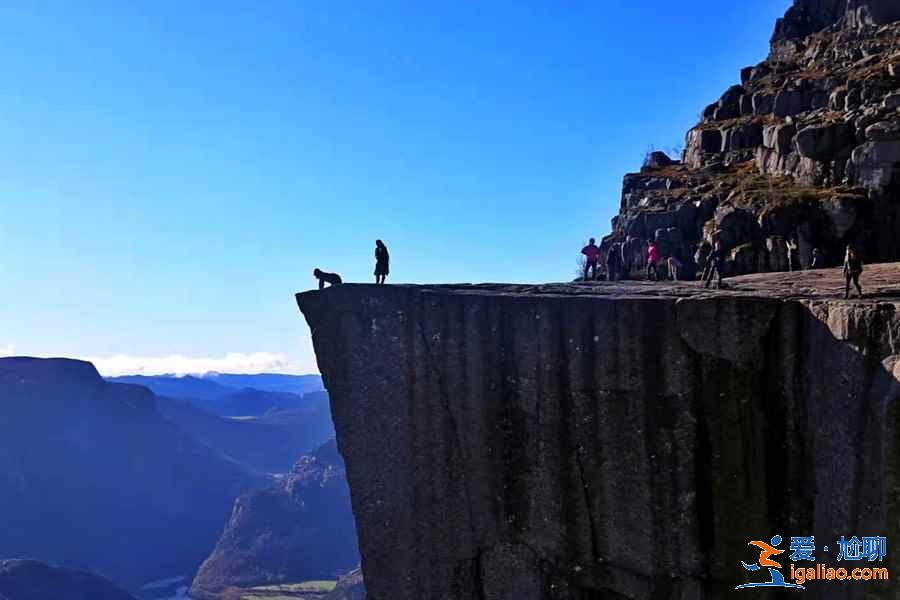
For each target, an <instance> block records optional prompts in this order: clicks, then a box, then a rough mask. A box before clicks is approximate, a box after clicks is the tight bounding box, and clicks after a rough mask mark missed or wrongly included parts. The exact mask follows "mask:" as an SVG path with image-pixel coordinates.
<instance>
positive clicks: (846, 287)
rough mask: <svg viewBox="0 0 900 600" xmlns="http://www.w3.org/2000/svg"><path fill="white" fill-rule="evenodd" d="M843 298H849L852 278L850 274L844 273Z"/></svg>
mask: <svg viewBox="0 0 900 600" xmlns="http://www.w3.org/2000/svg"><path fill="white" fill-rule="evenodd" d="M844 280H845V285H844V298H849V297H850V282H851V281H852V280H853V276H852V275H851V274H850V273H844Z"/></svg>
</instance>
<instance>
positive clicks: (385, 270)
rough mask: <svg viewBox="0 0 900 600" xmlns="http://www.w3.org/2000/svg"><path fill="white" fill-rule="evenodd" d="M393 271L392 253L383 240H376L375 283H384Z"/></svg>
mask: <svg viewBox="0 0 900 600" xmlns="http://www.w3.org/2000/svg"><path fill="white" fill-rule="evenodd" d="M390 272H391V255H390V254H388V249H387V246H385V245H384V242H382V241H381V240H375V283H377V284H383V283H384V280H385V279H387V276H388V274H389V273H390Z"/></svg>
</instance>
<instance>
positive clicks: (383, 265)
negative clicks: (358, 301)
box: [313, 240, 391, 290]
mask: <svg viewBox="0 0 900 600" xmlns="http://www.w3.org/2000/svg"><path fill="white" fill-rule="evenodd" d="M390 273H391V255H390V253H389V252H388V249H387V246H386V245H385V243H384V242H382V241H381V240H375V283H376V284H378V285H382V284H384V283H385V280H387V276H388V275H390ZM313 277H315V278H316V279H317V280H318V281H319V289H320V290H321V289H324V288H325V284H326V283H327V284H328V285H340V284H342V283H343V282H344V280H343V279H342V278H341V276H340V275H338V274H337V273H328V272H326V271H322V270H321V269H318V268H317V269H313Z"/></svg>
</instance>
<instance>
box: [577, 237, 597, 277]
mask: <svg viewBox="0 0 900 600" xmlns="http://www.w3.org/2000/svg"><path fill="white" fill-rule="evenodd" d="M581 253H582V254H584V257H585V261H584V280H585V281H588V270H590V271H591V279H592V280H593V279H597V265H598V264H600V248H598V247H597V243H596V240H594V238H591V239H590V240H588V245H587V246H585V247H584V248H582V249H581Z"/></svg>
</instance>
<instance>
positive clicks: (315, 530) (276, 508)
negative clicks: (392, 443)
mask: <svg viewBox="0 0 900 600" xmlns="http://www.w3.org/2000/svg"><path fill="white" fill-rule="evenodd" d="M358 563H359V553H358V550H357V542H356V528H355V524H354V520H353V513H352V511H351V508H350V491H349V488H348V487H347V480H346V473H345V470H344V462H343V459H342V458H341V456H340V454H338V451H337V444H336V443H335V441H334V440H331V441H330V442H328V443H326V444H325V445H323V446H322V447H321V448H319V449H318V450H316V451H315V452H314V453H312V454H310V455H308V456H304V457H303V458H301V459H300V460H299V461H298V462H297V464H296V465H295V466H294V468H293V470H292V471H291V473H290V474H289V475H288V476H287V477H286V478H285V480H284V481H283V482H282V483H281V485H279V486H277V487H274V488H271V489H266V490H259V491H255V492H251V493H249V494H246V495H244V496H241V497H240V498H238V500H237V501H236V502H235V505H234V511H233V512H232V516H231V520H230V521H229V523H228V525H227V526H226V528H225V531H224V533H223V534H222V536H221V537H220V538H219V542H218V544H216V547H215V550H214V551H213V553H212V555H211V556H210V557H209V558H208V559H207V560H206V562H204V563H203V566H202V567H201V568H200V571H199V572H198V573H197V576H196V578H195V579H194V584H193V587H192V588H191V595H192V596H193V597H195V598H198V599H200V600H216V599H217V598H218V597H219V596H221V595H222V594H224V593H230V594H232V595H240V594H239V593H237V592H235V588H238V589H244V588H251V587H255V586H261V585H268V584H279V583H299V582H304V581H309V580H323V579H324V580H327V579H331V580H333V579H336V578H337V577H338V576H339V575H340V574H342V573H345V572H347V571H349V570H350V569H352V568H353V567H354V566H355V565H357V564H358Z"/></svg>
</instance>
